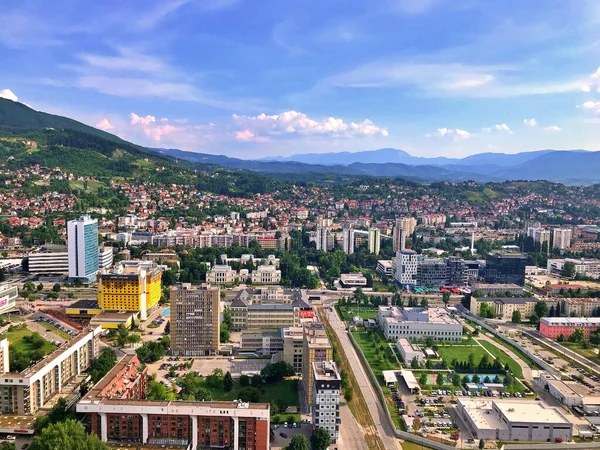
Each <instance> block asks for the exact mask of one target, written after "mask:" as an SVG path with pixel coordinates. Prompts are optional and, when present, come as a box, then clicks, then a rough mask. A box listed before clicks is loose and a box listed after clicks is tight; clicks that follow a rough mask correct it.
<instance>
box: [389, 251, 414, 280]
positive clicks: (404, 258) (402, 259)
mask: <svg viewBox="0 0 600 450" xmlns="http://www.w3.org/2000/svg"><path fill="white" fill-rule="evenodd" d="M393 261H394V267H395V269H394V270H395V272H394V278H395V280H396V281H397V282H398V283H400V284H401V285H402V286H414V285H416V284H417V270H418V256H417V252H415V251H414V250H401V251H398V252H396V257H395V258H394V260H393Z"/></svg>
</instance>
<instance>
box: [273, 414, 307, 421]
mask: <svg viewBox="0 0 600 450" xmlns="http://www.w3.org/2000/svg"><path fill="white" fill-rule="evenodd" d="M290 419H292V420H290ZM301 421H302V417H301V416H300V414H275V415H273V416H271V423H284V422H288V423H289V422H292V423H294V422H295V423H298V422H301Z"/></svg>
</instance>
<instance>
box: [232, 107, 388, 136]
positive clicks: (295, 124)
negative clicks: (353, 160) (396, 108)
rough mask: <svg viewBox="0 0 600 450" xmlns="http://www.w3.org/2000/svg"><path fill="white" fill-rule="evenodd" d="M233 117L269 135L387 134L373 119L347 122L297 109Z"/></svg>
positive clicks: (239, 122) (245, 125) (246, 125)
mask: <svg viewBox="0 0 600 450" xmlns="http://www.w3.org/2000/svg"><path fill="white" fill-rule="evenodd" d="M233 120H234V122H235V123H236V124H238V125H239V126H242V127H243V128H244V131H251V132H252V133H254V134H258V133H263V134H269V135H285V134H301V135H324V134H330V135H343V136H375V135H381V136H387V135H388V131H387V130H386V129H385V128H381V127H378V126H377V125H375V124H374V123H373V122H372V121H370V120H368V119H365V120H363V121H362V122H359V123H356V122H350V123H346V122H344V120H343V119H339V118H335V117H328V118H327V119H324V120H322V121H318V120H314V119H311V118H309V117H308V116H307V115H306V114H304V113H301V112H298V111H285V112H282V113H281V114H274V115H266V114H264V113H262V114H259V115H258V116H239V115H237V114H234V115H233Z"/></svg>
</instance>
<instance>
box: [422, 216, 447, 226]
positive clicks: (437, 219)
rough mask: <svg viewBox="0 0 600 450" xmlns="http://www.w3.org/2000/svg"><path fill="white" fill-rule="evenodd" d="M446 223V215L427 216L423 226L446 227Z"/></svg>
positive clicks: (424, 217) (424, 218)
mask: <svg viewBox="0 0 600 450" xmlns="http://www.w3.org/2000/svg"><path fill="white" fill-rule="evenodd" d="M445 223H446V214H425V215H424V216H423V225H434V226H435V225H444V224H445Z"/></svg>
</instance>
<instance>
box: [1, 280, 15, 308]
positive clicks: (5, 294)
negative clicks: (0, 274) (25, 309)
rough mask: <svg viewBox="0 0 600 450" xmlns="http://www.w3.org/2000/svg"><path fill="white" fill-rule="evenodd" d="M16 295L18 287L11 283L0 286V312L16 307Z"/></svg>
mask: <svg viewBox="0 0 600 450" xmlns="http://www.w3.org/2000/svg"><path fill="white" fill-rule="evenodd" d="M17 297H19V289H18V288H17V286H13V285H11V284H4V285H2V286H0V314H4V313H5V312H8V311H10V310H11V309H15V308H16V307H17Z"/></svg>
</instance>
